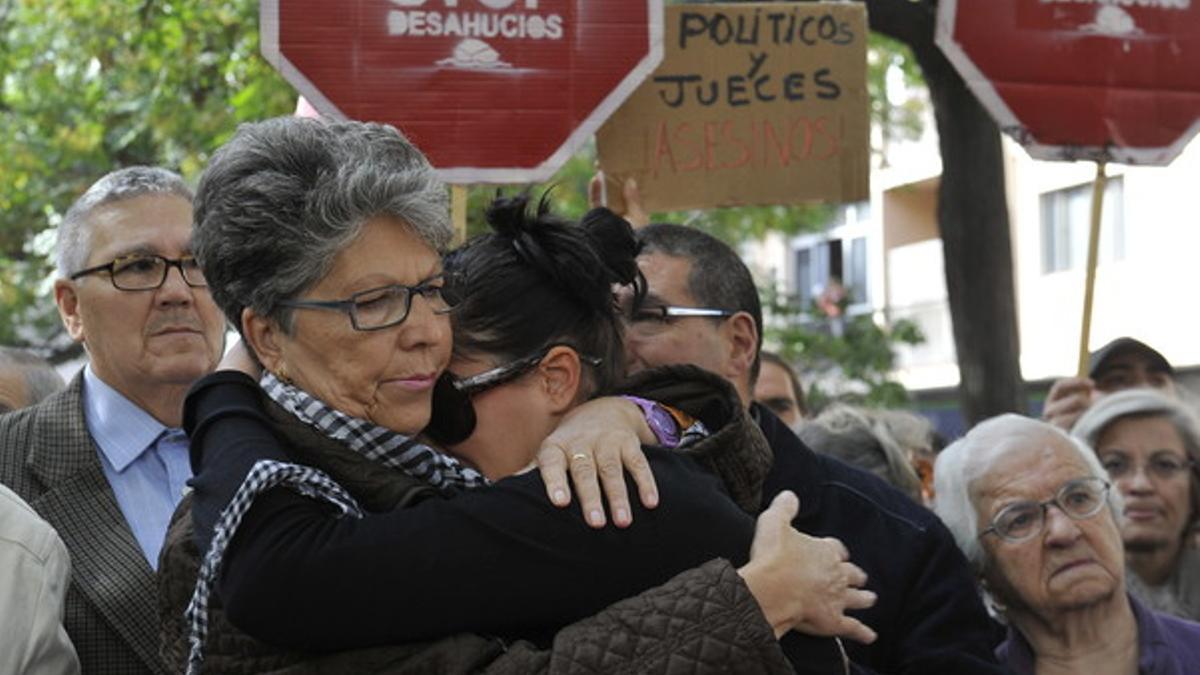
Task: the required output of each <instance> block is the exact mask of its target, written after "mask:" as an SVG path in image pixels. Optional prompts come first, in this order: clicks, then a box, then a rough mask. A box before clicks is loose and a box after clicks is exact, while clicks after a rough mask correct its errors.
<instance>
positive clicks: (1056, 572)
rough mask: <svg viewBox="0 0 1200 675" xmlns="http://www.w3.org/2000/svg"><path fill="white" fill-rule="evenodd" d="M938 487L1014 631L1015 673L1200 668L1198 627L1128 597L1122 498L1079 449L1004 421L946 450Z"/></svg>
mask: <svg viewBox="0 0 1200 675" xmlns="http://www.w3.org/2000/svg"><path fill="white" fill-rule="evenodd" d="M934 480H935V488H936V489H935V491H936V497H935V504H934V508H935V510H936V511H937V514H938V515H939V516H941V518H942V519H943V520H944V521H945V523H946V525H947V527H949V529H950V531H951V532H952V533H953V534H954V537H955V540H956V541H957V542H958V544H959V547H960V548H962V550H963V552H964V553H965V554H966V556H967V559H968V561H969V562H970V563H971V565H972V566H973V567H974V569H975V570H976V573H977V574H978V576H979V580H980V584H981V586H982V588H983V590H984V592H985V593H986V595H987V596H988V598H989V599H990V601H991V603H992V605H993V607H994V608H995V609H996V610H997V611H998V612H999V613H1000V614H1001V615H1002V618H1003V619H1004V620H1005V621H1006V623H1007V624H1008V637H1007V639H1006V640H1005V641H1004V642H1003V643H1002V644H1001V645H1000V646H999V647H998V648H997V655H998V656H999V657H1000V658H1001V662H1002V663H1006V664H1007V665H1008V667H1009V668H1010V669H1011V670H1012V671H1013V672H1015V673H1017V674H1018V675H1023V674H1025V673H1030V674H1032V673H1037V674H1038V675H1047V674H1051V673H1072V674H1078V673H1087V674H1088V675H1102V674H1108V673H1113V674H1118V673H1119V674H1121V675H1132V674H1134V673H1139V674H1141V675H1147V674H1154V675H1159V674H1162V675H1166V674H1167V673H1196V672H1200V671H1198V670H1197V668H1198V664H1200V624H1195V623H1192V622H1190V621H1183V620H1180V619H1177V618H1175V617H1171V616H1168V615H1165V614H1160V613H1158V612H1155V611H1153V610H1151V609H1148V608H1146V607H1144V606H1143V605H1142V604H1141V603H1139V602H1138V601H1137V600H1135V599H1133V598H1132V597H1130V596H1129V595H1128V594H1127V593H1126V588H1125V558H1124V555H1123V551H1122V547H1121V534H1120V531H1119V529H1118V519H1119V518H1120V513H1121V506H1120V501H1121V500H1120V495H1118V494H1116V493H1115V492H1113V491H1112V490H1111V489H1110V486H1109V483H1108V477H1107V476H1106V475H1105V472H1104V469H1103V467H1101V466H1100V462H1099V461H1097V459H1096V456H1095V455H1094V454H1093V453H1092V452H1091V451H1090V450H1089V449H1088V448H1087V447H1085V446H1084V445H1083V444H1082V443H1080V442H1079V441H1077V440H1075V439H1073V438H1071V437H1070V436H1067V435H1066V434H1065V433H1063V432H1062V431H1060V430H1059V429H1057V428H1056V427H1054V426H1051V425H1049V424H1047V423H1045V422H1040V421H1035V420H1031V419H1029V418H1025V417H1020V416H1018V415H1002V416H1000V417H994V418H992V419H990V420H987V421H985V422H982V423H980V424H979V425H977V426H976V427H975V428H973V429H972V430H971V431H970V432H969V433H968V434H967V435H966V436H965V437H963V438H962V439H960V440H958V441H956V442H954V443H952V444H951V445H950V446H948V447H947V448H946V449H945V450H943V451H942V453H941V454H940V455H939V456H938V460H937V466H936V468H935V471H934Z"/></svg>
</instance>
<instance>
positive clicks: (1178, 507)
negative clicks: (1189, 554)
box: [1096, 415, 1194, 552]
mask: <svg viewBox="0 0 1200 675" xmlns="http://www.w3.org/2000/svg"><path fill="white" fill-rule="evenodd" d="M1096 456H1097V457H1099V458H1100V463H1101V464H1103V465H1104V468H1105V470H1106V471H1108V474H1109V476H1111V477H1112V480H1113V483H1114V484H1115V485H1116V487H1117V489H1119V490H1120V491H1121V495H1122V496H1123V497H1124V498H1125V522H1124V524H1123V526H1122V532H1121V534H1122V536H1124V538H1125V546H1126V547H1127V548H1128V549H1129V550H1131V551H1144V552H1149V551H1155V550H1160V549H1163V548H1168V547H1178V546H1179V545H1180V544H1181V542H1182V538H1183V533H1184V530H1186V529H1187V527H1188V523H1189V521H1190V520H1191V515H1192V481H1193V480H1194V478H1193V476H1192V471H1191V466H1190V464H1189V461H1188V453H1187V450H1186V449H1185V448H1184V443H1183V438H1182V437H1180V435H1179V431H1178V430H1177V429H1176V428H1175V425H1174V424H1172V423H1171V420H1170V419H1168V418H1167V417H1165V416H1162V415H1138V416H1130V417H1123V418H1120V419H1118V420H1117V421H1115V422H1113V423H1112V424H1110V425H1108V426H1107V427H1106V428H1105V429H1104V431H1103V432H1102V433H1101V434H1100V436H1099V438H1098V439H1097V441H1096Z"/></svg>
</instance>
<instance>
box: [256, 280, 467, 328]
mask: <svg viewBox="0 0 1200 675" xmlns="http://www.w3.org/2000/svg"><path fill="white" fill-rule="evenodd" d="M414 295H419V296H421V297H423V298H425V302H428V303H429V308H430V309H431V310H433V313H434V314H445V313H447V312H449V311H450V310H451V309H454V306H455V305H457V304H458V302H459V300H460V299H461V296H460V293H459V290H458V284H457V283H455V282H454V278H453V277H451V276H450V275H446V274H438V275H436V276H432V277H429V278H428V279H425V280H424V281H422V282H420V283H418V284H417V285H415V286H405V285H404V284H390V285H388V286H380V287H379V288H372V289H368V290H365V291H359V292H358V293H355V294H354V295H351V296H350V297H348V298H346V299H345V300H281V301H280V302H279V305H280V306H282V307H294V308H297V309H328V310H334V311H338V312H345V313H346V314H349V315H350V325H351V326H353V327H354V330H361V331H371V330H382V329H384V328H390V327H392V326H395V325H397V324H399V323H401V322H403V321H404V320H405V319H407V318H408V313H409V311H411V310H412V299H413V296H414Z"/></svg>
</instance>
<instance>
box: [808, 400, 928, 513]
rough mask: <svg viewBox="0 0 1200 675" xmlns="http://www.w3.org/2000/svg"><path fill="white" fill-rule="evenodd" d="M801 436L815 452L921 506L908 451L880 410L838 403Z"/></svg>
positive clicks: (916, 478)
mask: <svg viewBox="0 0 1200 675" xmlns="http://www.w3.org/2000/svg"><path fill="white" fill-rule="evenodd" d="M798 435H799V436H800V440H802V441H804V443H805V445H807V446H808V447H810V448H812V449H813V450H814V451H815V452H819V453H821V454H824V455H830V456H833V457H837V458H838V459H840V460H842V461H844V462H847V463H849V464H852V465H854V466H857V467H859V468H861V469H866V470H867V471H870V472H871V473H873V474H875V475H877V476H879V477H880V478H882V479H884V480H886V481H887V482H888V483H890V484H891V485H892V486H894V487H895V488H897V489H898V490H900V491H901V492H903V493H904V494H906V495H908V496H909V497H911V498H912V500H913V501H915V502H917V503H918V504H919V503H921V479H920V478H918V477H917V472H916V470H915V469H913V467H912V462H911V461H910V460H909V456H908V451H907V449H905V448H904V447H903V446H901V444H900V442H899V441H898V440H897V438H896V437H895V435H894V434H893V433H892V429H891V428H890V427H889V425H888V422H887V420H886V419H885V418H884V416H883V415H880V414H877V411H872V410H866V409H862V408H855V407H853V406H849V405H846V404H844V403H835V404H834V405H831V406H829V407H828V408H826V409H825V410H823V411H821V414H820V415H818V416H817V418H816V419H814V420H812V421H811V422H808V423H806V424H805V425H804V426H802V427H801V428H800V432H799V434H798ZM926 445H928V442H926Z"/></svg>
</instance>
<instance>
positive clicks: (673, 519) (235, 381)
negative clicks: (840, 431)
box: [185, 373, 754, 651]
mask: <svg viewBox="0 0 1200 675" xmlns="http://www.w3.org/2000/svg"><path fill="white" fill-rule="evenodd" d="M260 395H261V390H260V389H259V388H258V386H257V385H256V383H254V382H253V381H252V380H251V379H250V378H247V377H245V376H241V375H238V374H233V373H217V374H214V375H211V376H209V377H208V378H206V379H205V380H204V381H202V383H201V384H200V385H198V386H197V387H196V388H195V389H194V391H193V393H192V395H191V396H190V397H189V399H188V403H187V411H186V414H185V418H186V425H187V427H188V429H189V431H190V432H191V433H192V434H193V440H192V461H193V468H194V470H195V472H196V476H195V478H194V479H193V482H192V484H193V486H194V488H195V493H194V504H193V518H194V521H195V524H196V531H197V539H198V542H197V543H198V545H199V546H200V550H202V551H203V550H206V548H207V545H208V540H209V538H210V537H211V531H212V528H213V526H214V524H215V522H216V517H217V515H218V514H219V512H220V510H221V509H222V508H223V507H224V505H225V504H226V503H227V502H228V501H229V499H230V497H231V496H232V494H233V492H234V491H235V490H236V489H237V487H238V486H239V485H240V484H241V482H242V480H243V479H244V477H245V475H246V473H247V472H248V470H249V468H250V467H251V466H252V465H253V464H254V462H256V461H258V460H260V459H278V460H282V461H289V455H288V449H287V448H286V447H284V446H283V444H282V443H281V441H280V440H279V439H278V438H277V436H276V435H275V433H274V432H273V429H272V426H271V424H270V422H269V420H268V419H267V418H266V417H265V416H264V415H263V413H262V403H261V401H260ZM646 452H647V456H648V458H649V459H650V462H651V466H652V469H653V471H654V474H655V479H656V481H657V483H658V487H659V492H660V496H661V499H660V506H659V507H658V508H656V509H653V510H645V509H642V508H641V507H640V505H638V504H636V503H635V504H634V514H633V517H634V524H633V525H632V526H631V527H629V528H627V529H617V528H615V527H608V528H605V529H603V530H600V531H596V530H593V529H592V528H590V527H588V526H587V525H586V524H585V523H584V521H583V518H582V516H581V514H580V513H579V509H578V508H577V507H574V506H573V507H571V508H566V509H559V508H556V507H554V506H553V505H551V504H550V503H549V502H548V500H547V499H546V497H545V489H544V486H543V484H542V481H541V478H540V476H539V475H538V474H537V473H536V472H530V473H527V474H524V475H520V476H515V477H512V478H508V479H505V480H502V481H499V482H498V483H496V484H495V485H494V486H491V487H488V488H482V489H478V490H473V491H469V492H466V493H463V494H460V495H458V496H456V497H454V498H450V499H443V498H436V497H435V498H428V499H423V500H420V501H419V503H415V504H412V505H411V506H409V507H407V508H400V509H395V510H391V511H388V512H385V513H370V514H368V515H367V517H365V518H363V519H355V518H333V517H330V516H331V514H332V512H333V511H332V508H331V507H329V506H328V505H326V504H324V503H320V502H317V501H315V500H312V499H308V498H305V497H302V496H300V495H298V494H296V493H294V492H292V491H290V490H288V489H282V488H277V489H274V490H270V491H268V492H267V493H264V494H263V495H261V496H260V497H259V498H258V499H257V500H256V501H255V502H254V505H253V506H252V507H251V509H250V510H249V512H248V513H247V515H246V517H245V519H244V521H243V522H242V525H241V527H240V528H239V530H238V532H237V535H236V536H235V537H234V539H233V541H232V542H231V544H230V547H229V548H228V550H227V552H226V555H225V560H224V566H223V568H222V574H221V576H220V578H219V580H218V584H217V592H218V594H219V596H220V597H221V599H222V601H223V602H224V604H225V610H226V613H227V615H228V616H229V618H230V620H231V621H232V622H233V623H234V624H235V625H238V626H239V627H241V628H242V629H243V630H245V631H247V632H248V633H251V634H254V635H256V636H258V637H259V638H261V639H264V640H266V641H268V642H271V643H274V644H277V645H281V646H286V647H292V648H298V649H303V650H319V651H328V650H341V649H348V648H356V647H366V646H373V645H384V644H392V643H398V642H409V641H414V640H421V639H428V638H432V637H436V636H441V635H447V634H451V633H455V632H460V631H472V632H476V633H483V634H493V635H498V636H501V637H506V638H509V637H518V636H519V637H521V638H524V639H532V640H535V641H540V642H543V643H544V642H545V641H546V640H547V639H549V638H550V637H551V636H552V635H553V633H554V631H556V630H557V629H558V628H560V627H562V626H564V625H566V624H568V623H571V622H572V621H575V620H577V619H580V618H582V617H586V616H589V615H591V614H594V613H595V612H597V611H599V610H600V609H602V608H604V607H606V606H607V605H609V604H611V603H613V602H616V601H617V600H620V599H622V598H625V597H628V596H631V595H634V594H637V593H639V592H641V591H642V590H645V589H648V588H651V587H653V586H656V585H658V584H661V583H663V582H665V581H667V580H668V579H670V578H671V577H672V576H674V575H675V574H676V573H678V572H681V571H683V570H685V569H688V568H691V567H695V566H698V565H700V564H701V563H703V562H705V561H707V560H710V559H712V558H715V557H722V558H726V559H729V560H730V561H731V562H733V563H734V564H741V563H742V562H744V561H745V560H746V559H747V556H748V552H749V546H750V542H751V539H752V537H753V530H754V520H753V518H752V517H751V516H749V515H747V514H746V513H745V512H743V511H742V510H741V509H739V508H738V507H737V506H736V505H735V504H734V503H733V502H732V501H730V499H729V498H728V497H727V496H726V495H725V494H724V492H723V490H722V488H721V485H720V483H719V481H717V480H716V479H715V478H713V477H712V476H711V475H709V474H707V473H705V472H704V471H702V470H701V469H700V468H699V467H698V466H697V465H696V464H695V463H693V462H692V461H691V460H689V459H688V458H687V457H684V456H682V455H680V454H678V453H672V452H667V451H663V450H660V449H655V448H647V449H646ZM633 493H634V492H633V489H632V487H631V494H633ZM635 502H636V500H635Z"/></svg>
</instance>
